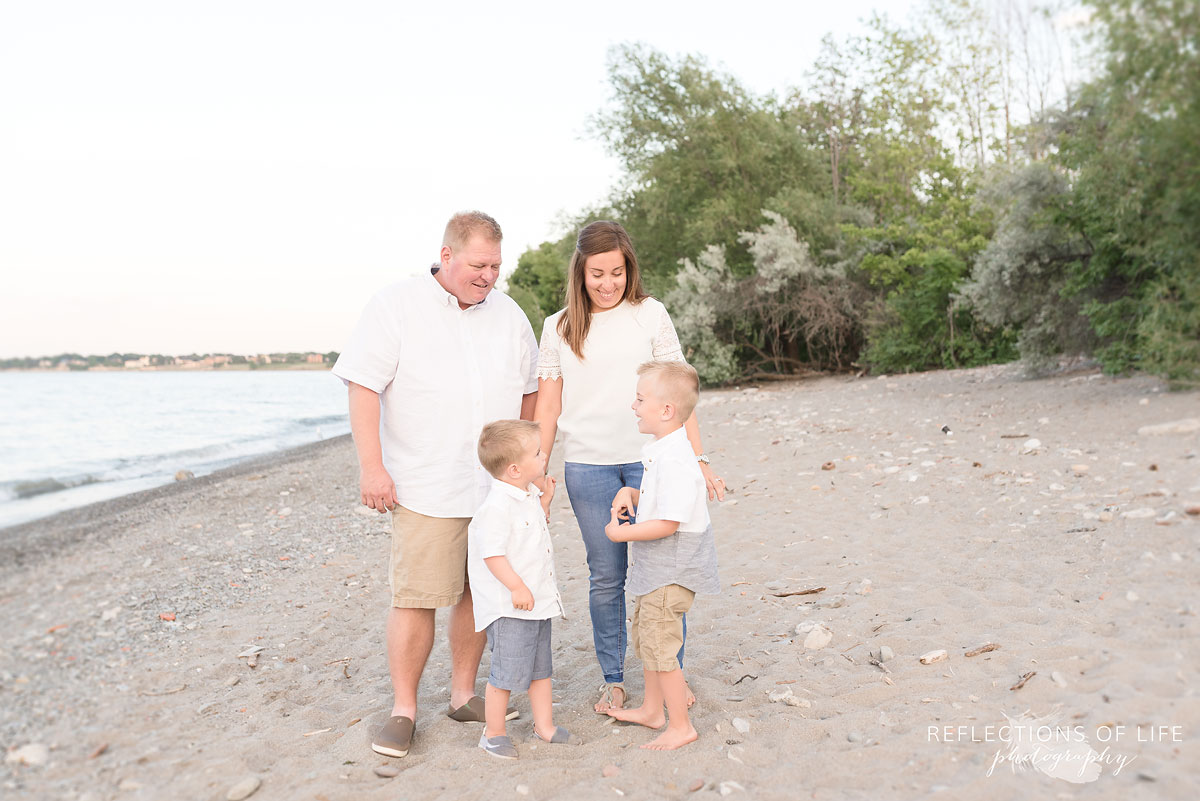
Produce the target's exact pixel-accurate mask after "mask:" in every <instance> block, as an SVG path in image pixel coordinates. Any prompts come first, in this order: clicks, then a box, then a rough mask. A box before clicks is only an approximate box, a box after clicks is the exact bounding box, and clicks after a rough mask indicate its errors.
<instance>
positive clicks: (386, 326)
mask: <svg viewBox="0 0 1200 801" xmlns="http://www.w3.org/2000/svg"><path fill="white" fill-rule="evenodd" d="M400 344H401V343H400V319H399V310H398V309H396V308H395V307H394V306H392V304H390V303H388V300H387V298H386V297H385V296H384V293H382V292H381V293H379V294H378V295H376V296H375V297H373V298H371V302H370V303H368V304H367V307H366V308H365V309H363V313H362V316H361V317H359V319H358V325H356V326H355V327H354V331H353V333H351V334H350V341H349V342H348V343H347V345H346V349H345V350H343V351H342V352H341V354H339V355H338V360H337V363H336V364H334V365H333V374H334V375H336V376H337V377H338V378H340V379H342V381H344V382H346V383H349V382H351V381H353V382H354V383H355V384H359V385H361V386H364V387H366V388H367V389H369V390H371V391H372V392H383V390H385V389H387V386H388V384H390V383H392V379H393V378H395V377H396V369H397V367H398V365H399V363H400Z"/></svg>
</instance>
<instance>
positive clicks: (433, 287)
mask: <svg viewBox="0 0 1200 801" xmlns="http://www.w3.org/2000/svg"><path fill="white" fill-rule="evenodd" d="M440 269H441V267H439V266H437V265H436V264H435V265H434V266H432V267H430V268H429V283H428V284H427V285H426V286H428V288H429V289H430V291H431V292H432V293H433V297H434V298H435V299H436V301H437V303H438V305H441V306H451V307H453V308H454V309H455V310H456V311H464V312H467V311H470V310H471V309H477V308H479V307H480V306H483V305H484V304H486V303H487V298H484V299H483V300H481V301H479V302H478V303H476V304H475V305H473V306H468V307H467V308H465V309H460V308H459V306H458V298H456V297H454V295H453V294H452V293H450V292H447V291H446V287H444V286H442V285H441V284H440V283H439V282H438V280H437V277H436V273H437V271H438V270H440ZM492 291H493V292H494V291H495V287H493V288H492ZM491 294H492V293H491V292H489V293H488V296H489V297H490V296H491Z"/></svg>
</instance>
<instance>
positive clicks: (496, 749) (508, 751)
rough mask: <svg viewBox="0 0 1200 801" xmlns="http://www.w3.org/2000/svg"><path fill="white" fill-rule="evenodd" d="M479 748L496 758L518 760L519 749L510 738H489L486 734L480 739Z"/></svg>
mask: <svg viewBox="0 0 1200 801" xmlns="http://www.w3.org/2000/svg"><path fill="white" fill-rule="evenodd" d="M479 747H480V748H482V749H483V750H484V751H487V752H488V753H489V754H491V755H492V756H494V757H500V758H501V759H516V758H517V747H516V746H515V745H513V744H512V740H510V739H508V737H488V736H487V732H484V733H483V734H482V735H481V736H480V738H479Z"/></svg>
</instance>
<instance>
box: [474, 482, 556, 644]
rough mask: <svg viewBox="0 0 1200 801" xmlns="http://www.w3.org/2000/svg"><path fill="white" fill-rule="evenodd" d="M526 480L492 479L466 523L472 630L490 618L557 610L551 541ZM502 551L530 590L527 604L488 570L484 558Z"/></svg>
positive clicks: (534, 616) (531, 616)
mask: <svg viewBox="0 0 1200 801" xmlns="http://www.w3.org/2000/svg"><path fill="white" fill-rule="evenodd" d="M540 496H541V492H539V491H538V489H537V487H535V486H533V485H532V484H530V485H529V488H528V489H527V490H522V489H519V488H518V487H514V486H513V485H512V484H508V483H506V482H504V481H500V480H499V479H492V488H491V490H490V491H489V492H488V495H487V498H486V499H485V500H484V502H483V505H482V506H480V507H479V511H477V512H476V513H475V519H473V520H472V521H471V524H470V526H468V528H467V576H468V578H469V579H470V582H471V600H472V603H473V604H474V606H475V630H476V631H483V630H484V629H486V628H487V627H488V625H489V624H490V623H491V622H492V621H494V620H495V619H496V618H500V617H518V618H523V619H525V620H545V619H547V618H551V617H555V616H557V615H561V614H563V607H562V598H561V597H560V596H559V594H558V582H557V579H556V578H555V573H554V546H553V545H551V544H550V530H549V529H548V528H547V527H546V515H545V513H544V512H543V511H542V504H541V503H540V502H539V500H538V498H539V497H540ZM491 556H504V557H507V558H508V563H509V564H510V565H511V566H512V569H513V570H514V571H516V574H517V575H518V576H520V577H521V581H523V582H525V586H526V587H528V588H529V591H530V592H531V593H533V609H529V610H526V609H516V608H514V607H513V605H512V592H511V591H510V590H509V589H508V587H505V586H504V585H503V584H501V583H500V580H499V579H497V578H496V577H495V576H494V575H492V571H491V570H488V566H487V565H486V564H484V561H483V560H484V559H487V558H488V557H491Z"/></svg>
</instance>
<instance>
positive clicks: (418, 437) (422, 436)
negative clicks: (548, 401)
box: [333, 273, 538, 517]
mask: <svg viewBox="0 0 1200 801" xmlns="http://www.w3.org/2000/svg"><path fill="white" fill-rule="evenodd" d="M537 357H538V346H537V339H536V338H535V337H534V336H533V329H532V327H530V325H529V320H528V318H526V316H525V313H524V312H523V311H521V308H520V307H519V306H517V304H516V302H515V301H514V300H513V299H512V298H510V297H508V296H507V295H505V294H504V293H502V292H498V291H496V290H492V291H491V292H490V293H489V294H488V296H487V298H486V299H484V301H483V302H482V303H478V304H476V305H474V306H471V307H469V308H467V309H465V310H464V309H461V308H459V305H458V300H457V299H456V298H455V297H454V295H452V294H450V293H449V292H447V291H446V290H445V289H444V288H443V287H442V285H441V284H439V283H438V282H437V279H436V278H435V277H434V276H433V275H432V274H429V273H427V274H425V275H422V276H418V277H417V278H412V279H409V280H407V281H401V282H400V283H397V284H393V285H391V286H389V287H386V288H385V289H383V290H382V291H380V292H379V293H378V294H377V295H375V297H374V298H372V300H371V302H370V303H368V304H367V307H366V309H365V310H364V311H363V313H362V317H361V318H360V320H359V322H358V325H357V326H356V327H355V329H354V332H353V333H352V334H351V336H350V341H349V343H348V344H347V345H346V349H345V350H344V351H343V352H342V353H341V355H340V356H339V357H338V360H337V364H335V365H334V367H333V374H334V375H336V376H337V377H338V378H340V379H342V380H343V381H345V382H354V383H355V384H360V385H361V386H364V387H366V388H367V389H370V390H372V391H374V392H377V393H379V401H380V421H379V439H380V444H381V446H382V448H383V466H384V467H385V468H386V469H387V471H388V474H389V475H390V476H391V477H392V481H394V482H395V483H396V495H397V498H398V499H399V501H400V505H401V506H403V507H405V508H406V509H410V510H412V511H414V512H417V513H419V514H423V515H428V516H430V517H470V516H471V515H472V514H473V513H474V512H475V510H476V509H477V508H478V507H479V504H480V503H481V502H482V501H483V499H484V497H485V496H486V495H487V492H488V487H489V486H490V482H491V480H492V477H491V476H490V475H489V474H488V473H487V471H486V470H484V469H483V467H482V466H481V465H480V464H479V458H478V456H477V454H476V445H477V441H478V439H479V432H480V431H481V430H482V429H483V427H484V425H486V424H487V423H490V422H492V421H493V420H506V419H515V418H518V417H520V416H521V401H522V398H523V396H524V395H526V394H528V393H531V392H535V391H537V376H536V372H537Z"/></svg>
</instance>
